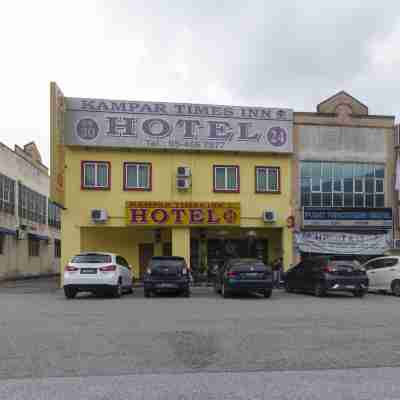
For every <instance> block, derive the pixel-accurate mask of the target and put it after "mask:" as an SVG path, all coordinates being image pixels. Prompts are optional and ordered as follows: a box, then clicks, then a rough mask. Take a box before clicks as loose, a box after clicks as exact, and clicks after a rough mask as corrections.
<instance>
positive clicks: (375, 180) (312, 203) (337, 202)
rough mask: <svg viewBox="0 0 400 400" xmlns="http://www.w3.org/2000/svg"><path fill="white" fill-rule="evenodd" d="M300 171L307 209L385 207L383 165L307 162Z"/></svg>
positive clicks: (302, 203) (302, 192)
mask: <svg viewBox="0 0 400 400" xmlns="http://www.w3.org/2000/svg"><path fill="white" fill-rule="evenodd" d="M300 169H301V172H300V174H301V178H300V179H301V181H300V187H301V205H302V206H303V207H355V208H381V207H384V206H385V166H384V165H383V164H367V163H336V162H319V161H304V162H302V163H301V165H300Z"/></svg>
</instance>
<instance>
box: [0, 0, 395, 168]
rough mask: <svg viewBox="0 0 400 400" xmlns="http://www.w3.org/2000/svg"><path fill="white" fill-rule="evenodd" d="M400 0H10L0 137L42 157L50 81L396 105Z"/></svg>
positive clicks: (194, 98)
mask: <svg viewBox="0 0 400 400" xmlns="http://www.w3.org/2000/svg"><path fill="white" fill-rule="evenodd" d="M398 16H400V3H399V2H397V1H390V0H388V1H385V3H384V6H383V3H377V2H373V1H357V0H347V1H336V2H333V3H329V4H327V3H326V2H320V1H316V0H315V1H312V0H309V1H301V2H300V1H288V0H283V1H280V2H279V3H278V2H269V1H265V0H253V1H249V2H243V1H236V0H230V1H223V0H220V1H218V2H215V1H214V0H213V1H211V0H203V1H201V2H199V1H197V0H196V1H194V0H186V1H174V2H171V1H161V0H158V1H157V0H154V1H152V2H148V1H142V0H135V1H127V0H126V1H113V2H110V1H107V2H106V1H94V0H86V1H84V2H82V1H77V0H70V1H68V2H54V1H47V0H43V1H41V2H36V3H32V2H28V1H13V2H8V3H7V5H6V6H5V5H3V6H2V7H1V8H0V35H1V37H2V38H4V39H5V40H3V41H2V67H1V72H2V73H1V75H0V87H1V90H2V96H1V98H0V107H1V110H2V125H1V127H0V138H1V139H0V140H1V141H4V142H5V143H7V144H9V145H13V144H14V143H18V144H20V145H22V144H23V143H25V142H28V141H30V140H35V141H36V142H37V143H38V145H39V147H40V149H41V151H42V153H43V156H44V159H45V161H46V162H48V159H49V151H48V146H49V115H48V111H49V108H48V83H49V81H50V80H56V81H57V82H58V83H59V84H60V86H61V87H62V89H63V90H64V93H65V94H66V95H67V96H76V97H78V96H81V97H103V98H115V99H130V100H155V101H157V100H159V101H188V102H196V103H200V102H204V103H216V104H235V105H265V106H282V107H291V108H294V109H295V110H298V111H312V110H314V109H315V106H316V104H317V103H319V102H320V101H321V100H323V99H324V98H327V97H329V96H330V95H332V94H333V93H335V92H336V91H338V90H341V89H344V90H346V91H348V92H350V93H351V94H353V95H354V96H355V97H357V98H359V99H360V100H361V101H362V102H364V103H366V104H367V105H368V106H369V108H370V111H371V113H376V114H398V112H399V111H398V110H397V104H398V103H397V98H398V93H399V90H400V83H399V80H398V79H397V71H398V70H399V67H400V57H399V56H398V51H397V43H399V39H400V20H399V18H398Z"/></svg>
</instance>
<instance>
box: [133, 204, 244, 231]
mask: <svg viewBox="0 0 400 400" xmlns="http://www.w3.org/2000/svg"><path fill="white" fill-rule="evenodd" d="M126 223H127V224H128V225H153V226H154V225H156V226H157V225H158V226H165V225H191V226H192V225H200V226H204V225H205V226H219V225H231V226H237V225H240V203H227V202H168V201H167V202H165V201H128V202H126Z"/></svg>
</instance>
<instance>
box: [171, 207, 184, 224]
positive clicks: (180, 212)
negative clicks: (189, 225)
mask: <svg viewBox="0 0 400 400" xmlns="http://www.w3.org/2000/svg"><path fill="white" fill-rule="evenodd" d="M172 213H173V214H174V215H175V223H176V224H182V223H183V221H182V217H183V216H184V215H185V209H184V208H173V209H172Z"/></svg>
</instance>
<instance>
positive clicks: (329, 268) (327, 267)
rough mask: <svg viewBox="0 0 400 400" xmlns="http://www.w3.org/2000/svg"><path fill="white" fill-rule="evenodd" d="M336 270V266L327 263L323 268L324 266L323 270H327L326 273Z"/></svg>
mask: <svg viewBox="0 0 400 400" xmlns="http://www.w3.org/2000/svg"><path fill="white" fill-rule="evenodd" d="M335 271H336V268H333V267H331V266H330V265H327V266H326V267H325V268H324V272H327V273H328V274H329V273H332V272H335Z"/></svg>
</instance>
